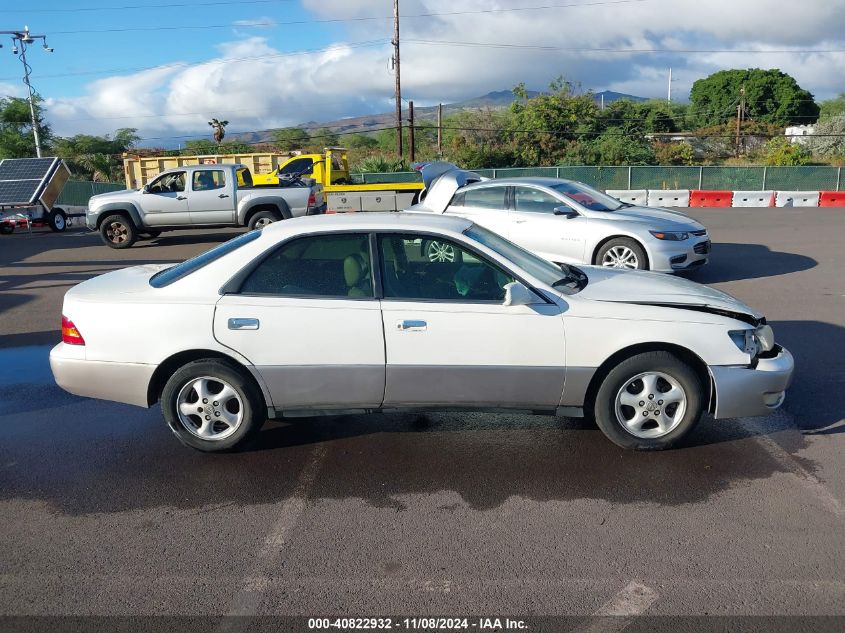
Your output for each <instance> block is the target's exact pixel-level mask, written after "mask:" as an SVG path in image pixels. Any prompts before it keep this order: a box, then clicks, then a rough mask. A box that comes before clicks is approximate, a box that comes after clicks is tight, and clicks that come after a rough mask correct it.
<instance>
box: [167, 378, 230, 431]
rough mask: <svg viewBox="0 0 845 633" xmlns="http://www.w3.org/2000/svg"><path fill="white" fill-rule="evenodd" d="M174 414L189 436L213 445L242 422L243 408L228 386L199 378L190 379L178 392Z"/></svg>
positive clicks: (213, 380) (212, 379)
mask: <svg viewBox="0 0 845 633" xmlns="http://www.w3.org/2000/svg"><path fill="white" fill-rule="evenodd" d="M176 414H177V416H178V417H179V422H181V423H182V426H184V427H185V429H186V430H187V431H188V432H189V433H191V434H193V435H196V436H197V437H198V438H200V439H202V440H209V441H212V442H213V441H216V440H222V439H225V438H227V437H229V436H230V435H231V434H232V433H234V432H235V431H236V430H237V429H238V427H239V426H240V425H241V422H243V419H244V406H243V402H241V397H240V395H238V392H237V391H235V389H234V388H233V387H232V385H230V384H229V383H227V382H225V381H223V380H220V379H219V378H213V377H211V376H202V377H200V378H193V379H191V381H190V382H188V383H186V384H185V385H184V386H183V387H182V389H181V390H180V391H179V396H178V397H177V398H176Z"/></svg>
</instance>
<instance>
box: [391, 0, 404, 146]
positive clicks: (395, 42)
mask: <svg viewBox="0 0 845 633" xmlns="http://www.w3.org/2000/svg"><path fill="white" fill-rule="evenodd" d="M391 44H393V71H394V73H395V75H396V85H395V87H394V89H393V92H394V96H395V97H396V157H397V158H398V159H399V160H402V84H401V82H400V79H399V78H400V74H399V0H393V41H392V42H391Z"/></svg>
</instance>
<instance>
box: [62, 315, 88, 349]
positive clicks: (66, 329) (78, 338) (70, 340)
mask: <svg viewBox="0 0 845 633" xmlns="http://www.w3.org/2000/svg"><path fill="white" fill-rule="evenodd" d="M62 342H63V343H67V344H68V345H85V339H84V338H82V335H81V334H80V333H79V330H77V329H76V326H75V325H74V324H73V321H71V320H70V319H69V318H67V317H66V316H65V315H62Z"/></svg>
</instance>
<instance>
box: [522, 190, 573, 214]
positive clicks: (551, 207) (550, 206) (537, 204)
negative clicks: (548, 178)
mask: <svg viewBox="0 0 845 633" xmlns="http://www.w3.org/2000/svg"><path fill="white" fill-rule="evenodd" d="M513 199H514V210H515V211H527V212H530V213H549V214H551V213H554V211H555V207H564V206H566V203H564V202H562V201H561V200H559V199H558V198H556V197H554V196H553V195H551V194H548V193H546V192H545V191H541V190H540V189H535V188H534V187H514V191H513Z"/></svg>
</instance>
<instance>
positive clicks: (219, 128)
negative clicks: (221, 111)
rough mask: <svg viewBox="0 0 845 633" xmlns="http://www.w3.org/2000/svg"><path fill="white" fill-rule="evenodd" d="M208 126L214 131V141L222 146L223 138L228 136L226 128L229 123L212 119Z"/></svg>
mask: <svg viewBox="0 0 845 633" xmlns="http://www.w3.org/2000/svg"><path fill="white" fill-rule="evenodd" d="M208 124H209V125H210V126H211V128H212V129H213V130H214V140H215V141H216V142H217V144H218V145H220V142H221V141H222V140H223V137H224V136H226V126H227V125H229V122H228V121H218V120H217V119H211V121H209V122H208Z"/></svg>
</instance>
